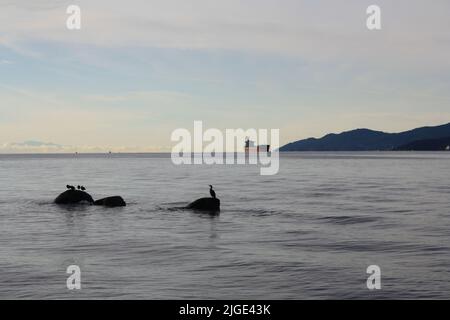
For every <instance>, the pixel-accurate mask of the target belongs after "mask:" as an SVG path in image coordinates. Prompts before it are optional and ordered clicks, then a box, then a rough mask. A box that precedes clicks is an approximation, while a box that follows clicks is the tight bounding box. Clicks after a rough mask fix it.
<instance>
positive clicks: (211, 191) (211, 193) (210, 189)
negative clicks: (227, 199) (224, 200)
mask: <svg viewBox="0 0 450 320" xmlns="http://www.w3.org/2000/svg"><path fill="white" fill-rule="evenodd" d="M209 194H210V195H211V197H213V198H214V199H215V198H216V192H215V191H214V190H213V186H212V185H209Z"/></svg>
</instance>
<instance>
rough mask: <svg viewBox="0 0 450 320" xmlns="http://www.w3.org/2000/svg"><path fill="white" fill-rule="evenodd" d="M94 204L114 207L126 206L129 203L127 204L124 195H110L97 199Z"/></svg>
mask: <svg viewBox="0 0 450 320" xmlns="http://www.w3.org/2000/svg"><path fill="white" fill-rule="evenodd" d="M94 205H96V206H105V207H110V208H114V207H125V206H126V205H127V204H126V202H125V200H123V198H122V197H120V196H114V197H108V198H103V199H100V200H96V201H95V202H94Z"/></svg>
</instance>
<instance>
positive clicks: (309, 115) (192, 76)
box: [0, 0, 450, 152]
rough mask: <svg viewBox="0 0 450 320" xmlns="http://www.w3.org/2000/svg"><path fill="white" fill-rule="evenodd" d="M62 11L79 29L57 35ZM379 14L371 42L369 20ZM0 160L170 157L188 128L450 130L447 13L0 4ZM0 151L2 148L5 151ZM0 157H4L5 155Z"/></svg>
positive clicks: (413, 4) (415, 8) (349, 6)
mask: <svg viewBox="0 0 450 320" xmlns="http://www.w3.org/2000/svg"><path fill="white" fill-rule="evenodd" d="M69 4H77V5H79V6H80V7H81V10H82V29H81V30H77V31H69V30H67V28H66V26H65V20H66V18H67V16H68V15H67V14H66V13H65V10H66V8H67V6H68V5H69ZM370 4H378V5H379V6H380V7H381V9H382V30H380V31H368V30H367V28H366V24H365V23H366V13H365V10H366V8H367V6H369V5H370ZM0 7H1V10H0V149H2V151H3V152H6V151H11V148H13V146H14V145H12V144H11V143H14V142H22V141H26V140H39V141H46V142H53V143H57V144H61V145H65V146H72V147H74V148H77V149H78V150H79V151H88V150H110V149H112V150H126V151H159V150H163V151H169V150H170V146H171V145H172V143H171V142H170V133H171V132H172V131H173V130H174V129H176V128H180V127H184V128H188V129H192V126H193V121H194V120H203V121H204V126H205V127H207V128H208V127H215V128H220V129H224V128H238V127H242V128H278V129H280V133H281V140H282V141H281V144H283V143H287V142H290V141H292V140H297V139H301V138H307V137H309V136H321V135H323V134H326V133H328V132H340V131H344V130H348V129H353V128H357V127H369V128H373V129H378V130H385V131H401V130H405V129H409V128H413V127H417V126H422V125H434V124H442V123H447V122H450V108H449V104H450V90H449V88H450V58H449V57H450V22H449V21H450V19H449V17H448V13H449V12H450V2H448V1H446V0H437V1H433V3H430V2H427V1H419V0H416V1H403V0H397V1H365V0H359V1H355V0H351V1H331V0H328V1H323V0H319V1H290V0H281V1H275V0H272V1H269V0H265V1H261V0H258V1H256V0H247V1H245V0H240V1H235V0H229V1H206V0H196V1H186V0H184V1H181V0H180V1H174V0H171V1H137V0H131V1H127V2H123V1H103V0H98V1H33V2H32V3H31V4H30V3H29V1H17V0H16V1H2V0H0ZM2 145H3V147H1V146H2ZM0 152H1V151H0Z"/></svg>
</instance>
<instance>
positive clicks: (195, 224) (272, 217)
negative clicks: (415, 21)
mask: <svg viewBox="0 0 450 320" xmlns="http://www.w3.org/2000/svg"><path fill="white" fill-rule="evenodd" d="M449 160H450V152H448V153H445V152H442V153H413V152H408V153H400V152H396V153H389V152H386V153H384V152H373V153H292V154H282V155H281V159H280V161H281V163H280V171H279V173H278V174H277V175H274V176H261V175H259V168H258V167H257V166H248V165H247V166H245V165H240V166H238V165H228V166H224V165H222V166H218V165H216V166H207V165H201V166H199V165H191V166H186V165H185V166H174V165H173V164H172V162H171V159H170V156H168V155H161V154H159V155H158V154H141V155H131V154H121V155H119V154H113V155H0V298H22V299H23V298H24V299H38V298H51V299H69V298H70V299H74V298H75V299H76V298H80V299H81V298H112V299H118V298H121V299H132V298H137V299H144V298H146V299H308V298H318V299H329V298H345V299H348V298H369V299H370V298H447V299H448V298H450V281H449V279H450V227H449V226H450V214H449V208H450V200H449V196H448V195H449V192H450V161H449ZM66 184H73V185H78V184H80V185H84V186H86V187H87V191H88V192H89V193H90V194H91V195H92V196H93V197H94V198H95V199H98V198H101V197H105V196H112V195H121V196H123V197H124V198H125V200H126V201H127V202H128V206H127V207H125V208H115V209H107V208H102V207H94V206H84V207H83V206H81V207H79V206H78V207H60V206H57V205H54V204H53V203H52V201H53V199H54V198H55V197H56V196H57V195H58V194H59V193H60V192H62V191H64V190H65V186H66ZM209 184H212V185H214V187H215V190H216V192H217V196H218V198H220V200H221V207H222V211H221V213H220V215H218V216H211V215H208V214H198V213H194V212H190V211H186V210H179V209H173V208H174V207H180V206H184V205H186V204H187V203H189V202H190V201H193V200H195V199H197V198H200V197H205V196H209V193H208V189H209V187H208V185H209ZM73 264H75V265H79V266H80V268H81V281H82V289H81V290H78V291H77V290H72V291H69V290H68V289H67V288H66V279H67V277H68V276H69V275H68V274H66V268H67V266H69V265H73ZM373 264H375V265H379V266H380V267H381V272H382V290H379V291H369V290H368V289H367V287H366V279H367V277H368V275H367V274H366V268H367V267H368V266H369V265H373Z"/></svg>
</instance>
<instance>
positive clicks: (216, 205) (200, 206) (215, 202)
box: [186, 198, 220, 212]
mask: <svg viewBox="0 0 450 320" xmlns="http://www.w3.org/2000/svg"><path fill="white" fill-rule="evenodd" d="M186 208H187V209H194V210H202V211H211V212H218V211H220V200H219V199H217V198H201V199H197V200H195V201H194V202H192V203H190V204H189V205H188V206H187V207H186Z"/></svg>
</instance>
